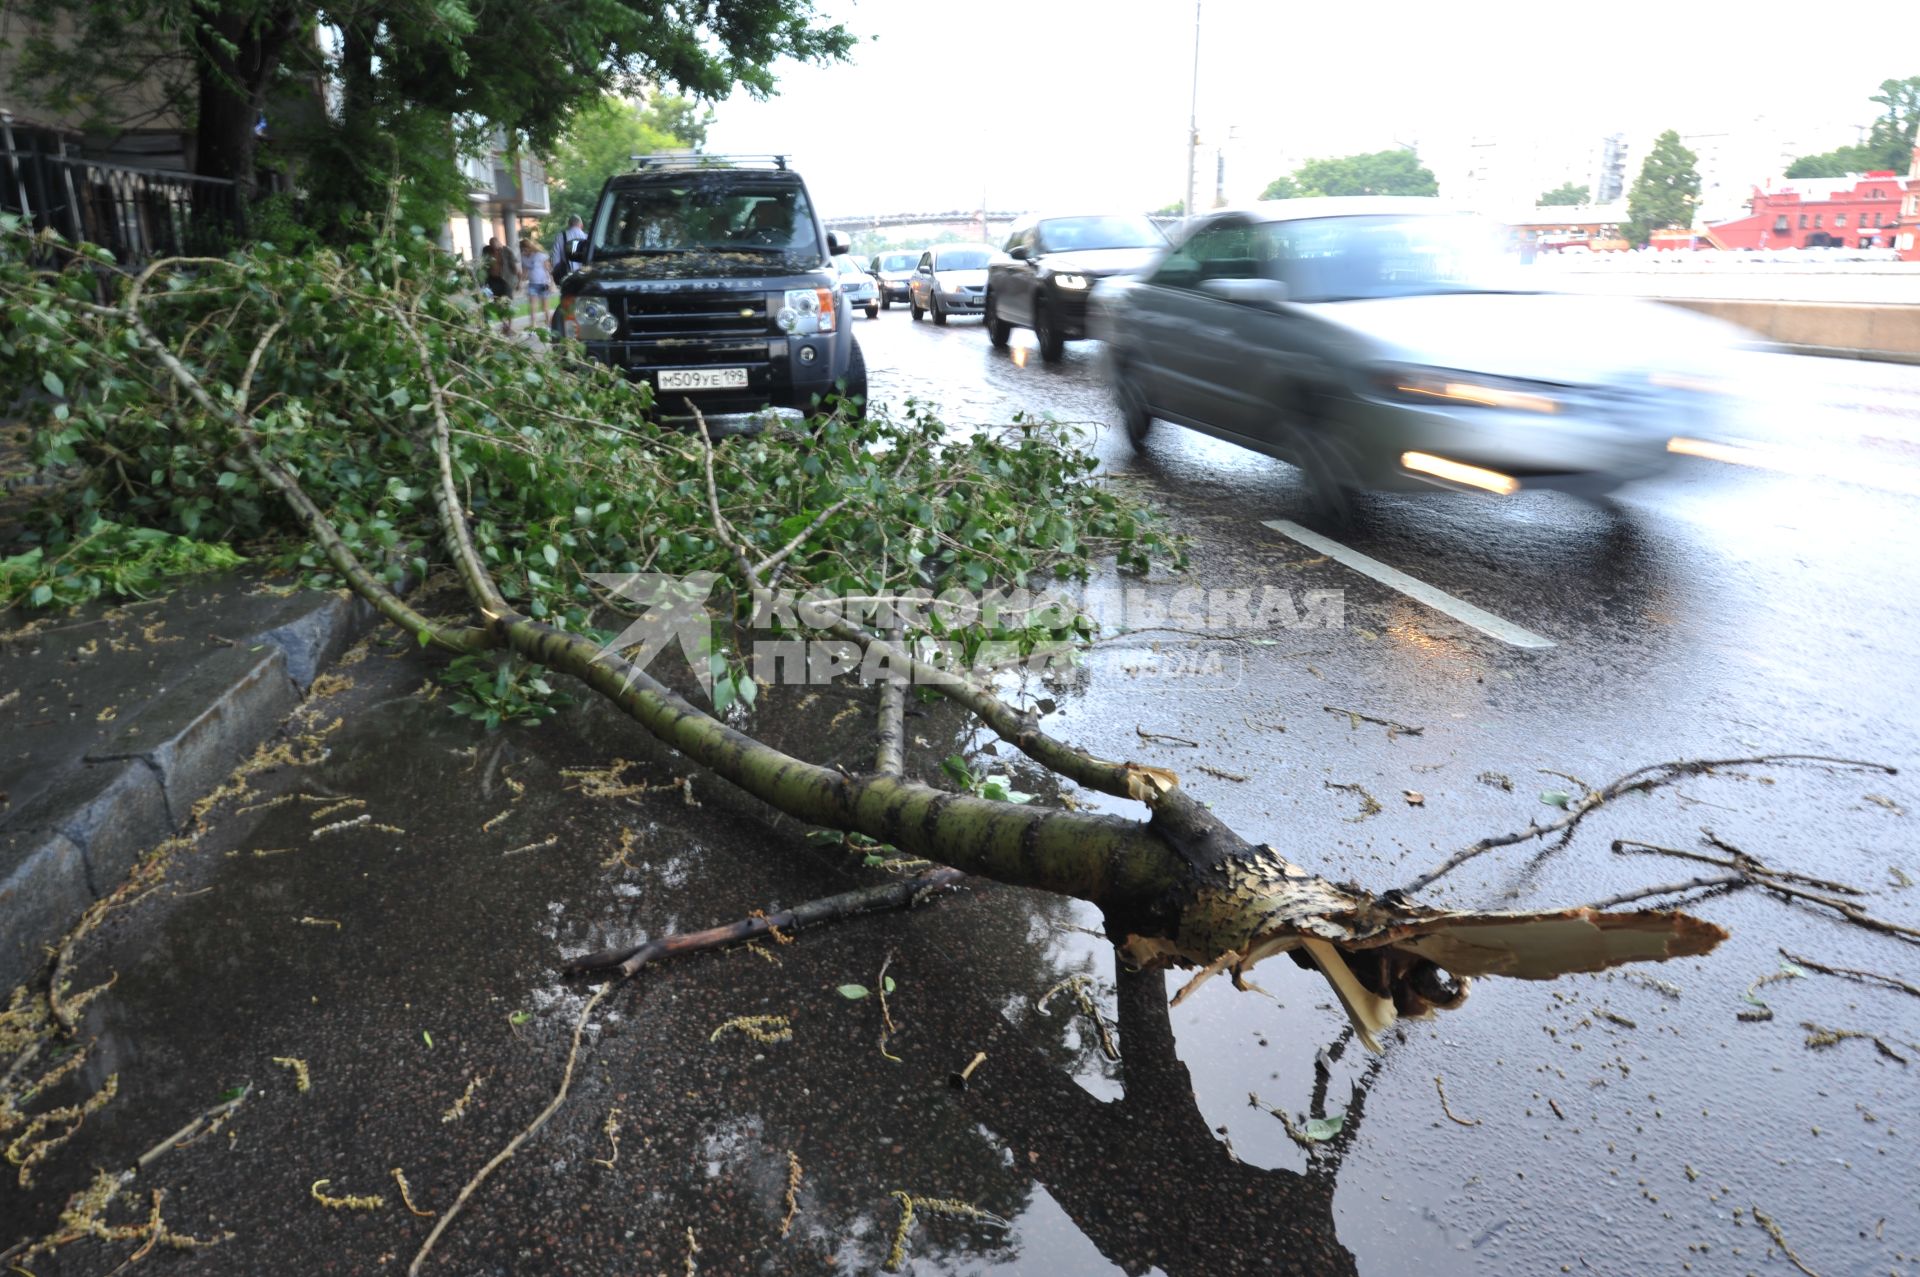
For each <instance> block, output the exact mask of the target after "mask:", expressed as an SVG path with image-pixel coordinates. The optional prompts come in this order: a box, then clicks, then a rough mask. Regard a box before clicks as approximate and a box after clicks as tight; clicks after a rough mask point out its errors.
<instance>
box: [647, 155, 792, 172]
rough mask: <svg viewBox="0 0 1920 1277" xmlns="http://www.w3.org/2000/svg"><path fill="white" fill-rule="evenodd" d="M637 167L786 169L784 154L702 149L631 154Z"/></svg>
mask: <svg viewBox="0 0 1920 1277" xmlns="http://www.w3.org/2000/svg"><path fill="white" fill-rule="evenodd" d="M627 158H628V159H630V160H632V161H633V167H634V168H636V169H650V168H707V167H714V168H748V167H753V166H760V165H764V166H767V167H771V168H776V169H780V170H781V171H783V172H784V171H785V170H786V167H787V157H786V156H784V155H760V154H731V155H709V154H707V153H705V152H702V151H665V152H661V153H659V154H657V155H630V156H628V157H627Z"/></svg>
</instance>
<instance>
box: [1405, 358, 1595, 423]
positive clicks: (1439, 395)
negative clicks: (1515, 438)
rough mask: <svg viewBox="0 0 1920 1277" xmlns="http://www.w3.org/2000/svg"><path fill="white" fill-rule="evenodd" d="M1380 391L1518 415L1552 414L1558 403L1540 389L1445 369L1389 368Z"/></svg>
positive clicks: (1558, 407) (1558, 408) (1408, 397)
mask: <svg viewBox="0 0 1920 1277" xmlns="http://www.w3.org/2000/svg"><path fill="white" fill-rule="evenodd" d="M1379 384H1380V388H1381V389H1382V390H1383V391H1385V392H1386V394H1387V395H1388V396H1389V397H1391V398H1395V399H1413V400H1423V399H1439V400H1444V401H1446V402H1449V403H1457V404H1468V405H1472V406H1475V407H1480V408H1511V409H1514V410H1516V411H1519V412H1540V413H1554V412H1559V411H1560V404H1559V401H1558V400H1556V399H1554V398H1553V397H1552V396H1550V395H1548V394H1545V393H1543V392H1542V388H1535V387H1530V386H1528V385H1527V384H1525V383H1518V382H1506V381H1502V380H1501V379H1500V378H1497V377H1482V376H1477V375H1475V374H1473V373H1457V372H1449V371H1448V370H1446V369H1444V368H1390V369H1387V370H1386V371H1385V372H1383V373H1382V374H1381V375H1380V379H1379Z"/></svg>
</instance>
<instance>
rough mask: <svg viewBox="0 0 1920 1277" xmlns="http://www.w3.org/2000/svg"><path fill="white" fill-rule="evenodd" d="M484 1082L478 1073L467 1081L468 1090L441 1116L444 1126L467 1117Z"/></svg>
mask: <svg viewBox="0 0 1920 1277" xmlns="http://www.w3.org/2000/svg"><path fill="white" fill-rule="evenodd" d="M513 1014H514V1015H518V1016H523V1017H524V1016H526V1014H527V1013H526V1012H525V1011H515V1012H514V1013H513ZM507 1019H508V1022H509V1023H511V1022H512V1021H513V1016H508V1017H507ZM484 1080H485V1079H483V1078H482V1077H481V1076H480V1075H479V1074H478V1073H476V1074H474V1075H473V1076H472V1077H471V1078H469V1079H467V1089H466V1090H465V1091H462V1092H461V1093H460V1098H459V1099H457V1100H455V1101H454V1102H453V1103H452V1105H450V1106H449V1107H448V1109H447V1111H446V1112H444V1113H442V1114H441V1115H440V1121H441V1123H442V1124H445V1123H447V1122H457V1121H459V1120H460V1119H461V1118H463V1117H465V1116H466V1115H467V1106H468V1105H469V1104H471V1103H473V1096H474V1093H475V1092H476V1091H478V1090H479V1089H480V1086H481V1083H482V1082H483V1081H484Z"/></svg>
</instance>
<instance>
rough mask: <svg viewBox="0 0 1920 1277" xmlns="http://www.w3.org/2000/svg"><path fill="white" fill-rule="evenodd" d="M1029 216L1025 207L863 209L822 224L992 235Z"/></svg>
mask: <svg viewBox="0 0 1920 1277" xmlns="http://www.w3.org/2000/svg"><path fill="white" fill-rule="evenodd" d="M1024 216H1026V214H1025V212H1024V210H1014V211H1011V212H995V211H993V210H991V209H948V210H947V211H946V212H943V213H862V214H857V215H853V216H848V217H823V218H821V219H820V221H821V224H822V225H823V226H825V227H826V228H827V229H828V230H830V231H845V232H846V233H847V234H849V235H851V234H854V233H856V232H859V231H885V230H894V229H902V228H906V227H916V228H919V229H922V230H926V231H928V232H931V233H936V234H937V233H938V232H941V231H958V232H960V233H961V234H970V235H973V236H976V237H977V238H979V239H990V238H992V235H991V230H992V228H993V227H995V226H1003V227H1004V226H1011V225H1012V224H1013V223H1014V222H1016V221H1018V220H1019V219H1020V218H1022V217H1024Z"/></svg>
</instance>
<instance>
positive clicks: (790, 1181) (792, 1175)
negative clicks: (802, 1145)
mask: <svg viewBox="0 0 1920 1277" xmlns="http://www.w3.org/2000/svg"><path fill="white" fill-rule="evenodd" d="M799 1210H800V1157H799V1155H798V1154H796V1153H795V1152H794V1151H793V1150H792V1149H788V1150H787V1217H786V1218H785V1219H783V1220H781V1221H780V1235H781V1236H782V1237H785V1236H786V1235H787V1234H788V1233H790V1232H792V1231H793V1217H794V1216H795V1215H796V1214H798V1213H799Z"/></svg>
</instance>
